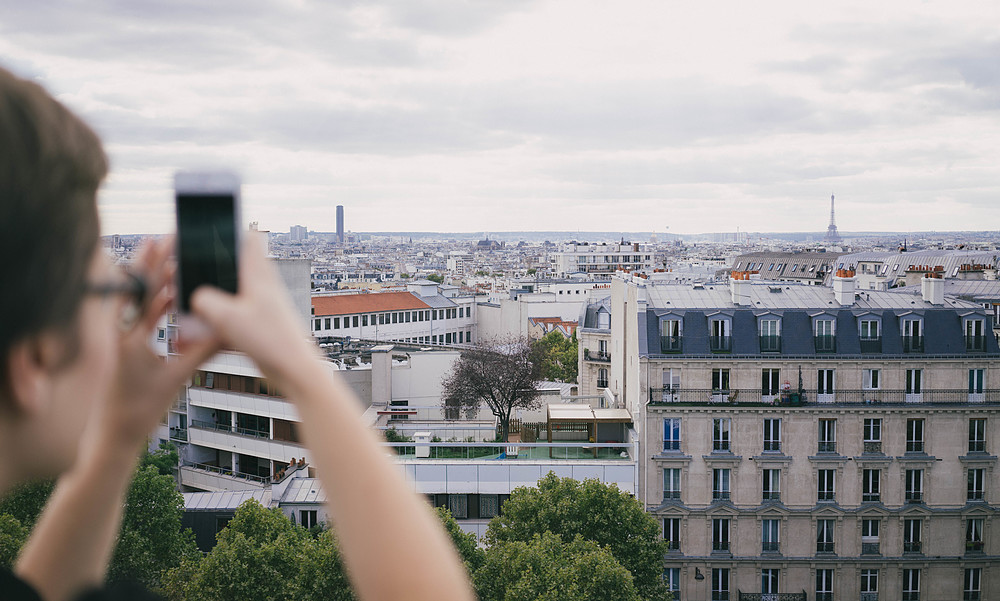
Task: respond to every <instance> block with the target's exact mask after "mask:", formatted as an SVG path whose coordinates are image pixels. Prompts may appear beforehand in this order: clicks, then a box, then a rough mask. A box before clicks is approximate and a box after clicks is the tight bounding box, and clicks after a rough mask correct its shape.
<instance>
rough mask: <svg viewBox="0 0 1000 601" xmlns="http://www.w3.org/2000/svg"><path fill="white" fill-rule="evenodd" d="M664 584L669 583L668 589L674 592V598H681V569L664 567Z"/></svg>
mask: <svg viewBox="0 0 1000 601" xmlns="http://www.w3.org/2000/svg"><path fill="white" fill-rule="evenodd" d="M663 584H665V585H667V590H668V591H670V592H671V593H673V594H674V599H680V598H681V569H680V568H664V569H663Z"/></svg>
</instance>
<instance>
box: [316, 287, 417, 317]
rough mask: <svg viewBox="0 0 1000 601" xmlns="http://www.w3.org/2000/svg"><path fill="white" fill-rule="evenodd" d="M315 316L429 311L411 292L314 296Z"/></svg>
mask: <svg viewBox="0 0 1000 601" xmlns="http://www.w3.org/2000/svg"><path fill="white" fill-rule="evenodd" d="M312 307H313V315H315V316H317V317H319V316H325V315H354V314H358V313H378V312H380V311H407V310H412V309H429V308H430V305H428V304H427V303H425V302H423V301H422V300H420V299H419V298H417V297H416V296H414V295H413V294H412V293H410V292H379V293H372V294H339V295H335V296H314V297H313V298H312Z"/></svg>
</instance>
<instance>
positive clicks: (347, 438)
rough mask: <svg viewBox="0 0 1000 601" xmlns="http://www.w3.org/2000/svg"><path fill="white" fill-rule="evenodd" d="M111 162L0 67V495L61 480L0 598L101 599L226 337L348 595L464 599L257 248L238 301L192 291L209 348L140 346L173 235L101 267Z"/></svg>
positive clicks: (159, 301)
mask: <svg viewBox="0 0 1000 601" xmlns="http://www.w3.org/2000/svg"><path fill="white" fill-rule="evenodd" d="M107 170H108V162H107V158H106V155H105V154H104V151H103V149H102V147H101V143H100V140H99V139H98V137H97V135H96V134H94V132H93V131H92V130H91V129H90V128H89V127H87V126H86V125H85V124H84V123H83V122H82V121H80V120H79V119H78V118H77V117H75V116H74V115H73V114H72V113H70V112H69V111H68V110H67V109H66V108H65V107H64V106H62V105H61V104H60V103H58V102H57V101H56V100H54V99H53V98H52V97H51V96H50V95H49V94H48V93H47V92H45V90H43V89H42V88H41V87H40V86H38V85H36V84H34V83H32V82H29V81H25V80H22V79H19V78H17V77H15V76H14V75H12V74H11V73H9V72H7V71H5V70H3V69H2V68H0V227H2V236H0V282H2V292H0V452H2V456H3V458H4V460H3V462H0V495H2V494H5V493H6V492H8V491H9V490H10V489H11V487H13V486H14V485H16V484H18V483H19V482H23V481H26V480H28V479H33V478H39V477H58V482H57V485H56V488H55V490H54V492H53V494H52V497H51V498H50V500H49V503H48V505H47V506H46V508H45V510H44V511H43V512H42V515H41V516H40V517H39V520H38V522H37V524H36V526H35V528H34V530H33V532H32V534H31V537H30V539H29V540H28V542H27V543H26V544H25V546H24V548H23V549H22V551H21V554H20V556H19V558H18V560H17V562H16V564H15V566H14V569H13V572H11V571H7V570H0V599H42V600H44V601H68V600H72V599H79V598H84V597H85V598H87V599H106V598H112V595H114V594H115V593H114V592H112V591H107V590H104V589H102V586H103V583H104V580H105V573H106V571H107V567H108V562H109V560H110V557H111V553H112V551H113V548H114V545H115V542H116V538H117V535H118V531H119V528H120V523H121V517H122V508H123V505H124V496H125V492H126V489H127V487H128V484H129V479H130V477H131V475H132V474H133V471H134V468H135V465H136V463H137V461H138V457H139V453H140V451H141V449H142V448H143V446H144V445H145V444H146V441H147V437H148V436H149V434H150V432H151V431H152V429H153V428H154V427H155V426H156V424H157V423H158V421H159V419H160V416H162V415H163V414H164V413H165V412H166V411H167V408H168V407H169V405H170V403H171V402H172V401H173V399H174V398H175V397H176V394H177V391H178V390H179V389H180V388H181V387H182V386H183V384H184V382H185V381H187V380H188V378H189V377H190V375H191V373H192V372H193V370H194V369H195V368H196V367H197V366H198V365H199V364H201V363H202V362H204V361H205V360H206V359H208V358H209V357H210V356H211V355H212V354H213V353H215V352H216V351H217V350H218V349H219V348H220V347H221V346H222V345H225V346H227V347H230V348H235V349H238V350H241V351H243V352H245V353H247V354H248V355H250V356H251V357H252V358H253V359H254V360H255V361H256V362H257V364H258V365H259V367H260V369H261V371H262V372H263V373H264V375H265V376H266V377H267V378H268V379H270V380H271V381H273V382H274V384H275V385H276V386H277V387H278V388H279V389H281V390H282V391H283V392H284V393H285V394H286V395H287V397H288V399H289V400H290V401H292V402H294V403H295V404H296V407H297V409H298V411H299V414H300V416H301V420H302V421H301V431H302V438H303V441H304V443H305V445H306V446H307V447H308V448H309V449H310V450H311V451H312V453H313V458H314V460H315V463H316V469H317V473H318V476H319V478H320V480H321V481H322V482H323V484H324V487H325V488H326V490H327V494H328V497H329V505H330V507H329V510H330V516H331V518H332V521H333V524H334V527H335V528H336V530H337V535H338V538H339V541H340V545H341V549H342V552H343V556H344V561H345V563H346V565H347V568H348V572H349V576H350V578H351V580H352V582H353V584H354V588H355V591H356V592H357V594H358V596H359V597H360V598H361V599H363V600H374V599H393V600H396V599H428V600H429V599H434V600H441V601H446V600H450V599H456V600H457V599H463V600H465V599H472V598H473V594H472V590H471V587H470V585H469V583H468V579H467V576H466V574H465V571H464V568H463V567H462V564H461V562H460V560H459V559H458V556H457V554H456V553H455V551H454V549H453V548H452V547H451V544H450V542H449V540H448V538H447V535H446V534H445V532H444V530H443V529H442V527H441V526H440V524H439V523H438V522H437V519H436V517H435V516H434V515H433V514H432V512H431V509H430V507H429V506H428V505H427V504H426V503H423V502H422V501H421V500H420V499H419V498H418V497H417V495H416V494H415V493H413V491H412V490H411V489H410V487H409V486H408V485H407V484H406V483H405V481H404V480H403V477H402V475H401V474H400V473H399V472H398V470H397V469H396V468H395V466H393V465H392V463H391V461H390V459H388V457H387V456H386V454H385V453H384V452H383V450H382V449H381V448H380V447H379V444H378V438H377V435H376V434H375V433H374V432H373V431H372V430H371V429H370V428H368V427H366V426H365V425H364V424H363V423H362V421H361V419H360V412H359V410H358V407H359V404H358V403H357V402H356V401H355V399H354V398H353V393H352V392H351V390H350V389H349V388H348V387H347V386H346V385H345V384H344V383H343V382H342V381H340V380H339V379H338V378H336V377H335V376H334V375H333V374H332V373H331V372H330V371H329V370H327V369H326V368H325V367H324V365H323V364H322V362H321V360H320V358H319V355H318V353H317V351H316V350H315V348H314V345H313V344H312V343H311V342H310V341H309V340H308V339H307V337H306V336H305V334H304V333H303V332H300V328H301V326H300V324H299V322H298V318H297V316H296V313H295V311H294V309H293V307H292V304H291V300H290V299H289V298H288V295H287V292H285V290H284V286H283V284H282V283H281V280H280V278H279V277H278V276H277V274H276V272H275V271H274V270H273V268H272V266H271V265H270V264H268V262H267V260H266V258H265V257H264V251H263V248H262V245H261V243H260V240H258V239H255V238H248V239H247V241H246V244H245V245H244V247H243V253H242V257H241V264H240V278H241V279H240V284H239V292H238V293H237V294H236V295H230V294H227V293H224V292H222V291H219V290H217V289H211V288H207V287H203V288H202V289H199V290H198V291H196V293H195V295H194V297H193V299H192V306H193V310H194V313H195V314H196V315H197V316H199V317H200V318H201V319H202V321H204V322H205V323H206V324H208V325H209V326H210V329H211V330H212V331H213V334H212V336H211V338H210V339H207V340H199V341H185V340H183V334H182V340H180V341H179V342H180V345H181V350H182V352H183V354H182V355H181V356H180V357H179V358H177V360H172V361H169V362H165V361H164V360H162V359H161V358H160V357H158V356H156V355H155V354H154V353H153V352H152V350H151V349H150V347H149V340H150V338H151V334H152V332H153V331H154V328H155V327H156V323H157V321H158V320H159V319H160V317H161V316H162V315H163V314H164V313H165V312H166V311H167V310H168V308H169V307H170V306H171V303H172V302H173V298H172V294H173V293H172V285H171V284H172V278H173V267H172V266H171V262H170V254H171V251H172V248H171V245H172V243H171V242H170V241H169V240H167V241H161V242H159V243H156V244H151V245H147V246H146V247H145V248H144V249H143V250H141V251H140V252H139V253H138V254H137V256H136V259H135V261H134V263H133V265H132V268H131V273H130V274H129V273H125V272H121V271H116V270H115V269H114V267H113V266H112V264H111V262H110V260H109V259H108V258H107V257H106V256H105V253H103V252H101V251H100V249H99V244H98V242H99V237H98V235H99V223H98V216H97V204H96V194H97V189H98V187H99V186H100V184H101V182H102V180H103V179H104V177H105V175H106V174H107ZM119 593H120V594H121V591H119ZM124 594H125V595H126V597H125V598H140V597H141V596H143V595H148V593H146V592H141V591H139V592H137V591H129V592H126V593H124Z"/></svg>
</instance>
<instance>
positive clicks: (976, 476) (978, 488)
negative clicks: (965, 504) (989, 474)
mask: <svg viewBox="0 0 1000 601" xmlns="http://www.w3.org/2000/svg"><path fill="white" fill-rule="evenodd" d="M985 481H986V470H985V469H983V468H975V469H971V470H969V487H968V495H967V496H966V499H968V500H969V501H982V500H983V491H984V490H985Z"/></svg>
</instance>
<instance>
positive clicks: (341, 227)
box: [337, 205, 344, 244]
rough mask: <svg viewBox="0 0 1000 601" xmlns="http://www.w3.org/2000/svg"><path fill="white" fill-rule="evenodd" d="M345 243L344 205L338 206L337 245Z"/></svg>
mask: <svg viewBox="0 0 1000 601" xmlns="http://www.w3.org/2000/svg"><path fill="white" fill-rule="evenodd" d="M343 243H344V205H337V244H343Z"/></svg>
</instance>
